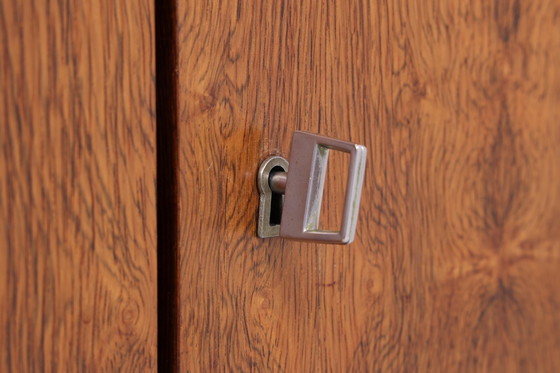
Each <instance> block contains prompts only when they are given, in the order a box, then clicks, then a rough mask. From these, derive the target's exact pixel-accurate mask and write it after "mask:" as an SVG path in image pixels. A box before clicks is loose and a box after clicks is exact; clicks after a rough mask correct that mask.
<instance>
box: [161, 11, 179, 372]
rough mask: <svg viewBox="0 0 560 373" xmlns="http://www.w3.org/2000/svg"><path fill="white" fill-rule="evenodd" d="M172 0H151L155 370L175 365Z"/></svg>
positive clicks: (176, 271)
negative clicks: (155, 271) (154, 65)
mask: <svg viewBox="0 0 560 373" xmlns="http://www.w3.org/2000/svg"><path fill="white" fill-rule="evenodd" d="M175 1H176V0H155V36H156V37H155V44H156V48H155V49H156V80H155V84H156V133H157V135H156V137H157V253H158V254H157V259H158V265H157V271H158V272H157V281H158V285H157V288H158V289H157V290H158V300H157V302H158V310H157V311H158V348H157V351H158V371H159V372H177V371H178V356H179V355H178V351H179V338H178V324H179V319H178V299H179V298H178V296H179V293H178V288H179V286H178V284H179V281H178V274H179V268H178V264H179V263H178V259H177V258H178V256H177V250H178V229H177V222H178V216H177V214H178V203H177V202H178V189H177V173H178V168H177V166H178V164H177V156H178V152H177V150H178V134H177V73H176V66H177V44H176V43H177V33H176V27H177V14H176V3H175Z"/></svg>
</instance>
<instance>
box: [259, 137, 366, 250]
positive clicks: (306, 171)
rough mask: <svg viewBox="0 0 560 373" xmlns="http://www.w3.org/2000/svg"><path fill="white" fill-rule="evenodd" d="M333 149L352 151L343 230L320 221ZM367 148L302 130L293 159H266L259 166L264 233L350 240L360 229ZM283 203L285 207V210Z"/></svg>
mask: <svg viewBox="0 0 560 373" xmlns="http://www.w3.org/2000/svg"><path fill="white" fill-rule="evenodd" d="M329 149H333V150H338V151H342V152H346V153H349V154H350V164H349V170H348V176H347V185H346V195H345V199H344V200H345V201H344V208H343V213H342V223H341V226H340V230H338V231H325V230H321V229H320V227H319V216H320V214H321V202H322V199H323V188H324V185H325V175H326V171H327V163H328V159H329ZM366 154H367V149H366V147H365V146H363V145H357V144H352V143H349V142H346V141H340V140H336V139H332V138H328V137H324V136H319V135H313V134H310V133H306V132H301V131H296V132H295V133H294V136H293V138H292V147H291V151H290V161H291V163H288V161H287V160H286V159H285V158H283V157H280V156H272V157H270V158H268V159H266V160H265V161H264V162H263V163H262V164H261V167H260V169H259V174H258V178H259V180H258V186H259V192H260V206H259V221H258V235H259V237H262V238H265V237H275V236H280V237H284V238H290V239H297V240H310V241H319V242H330V243H339V244H347V243H350V242H352V240H353V239H354V234H355V232H356V223H357V220H358V210H359V206H360V196H361V193H362V183H363V180H364V171H365V165H366ZM279 209H280V210H281V211H279Z"/></svg>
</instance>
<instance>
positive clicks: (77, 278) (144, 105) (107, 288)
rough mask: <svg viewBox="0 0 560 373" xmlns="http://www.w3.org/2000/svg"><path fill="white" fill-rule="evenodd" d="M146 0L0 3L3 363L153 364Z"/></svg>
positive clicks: (99, 367) (15, 367) (34, 367)
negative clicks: (131, 0)
mask: <svg viewBox="0 0 560 373" xmlns="http://www.w3.org/2000/svg"><path fill="white" fill-rule="evenodd" d="M153 24H154V6H153V2H152V1H146V0H141V1H134V2H127V1H113V0H94V1H80V0H69V1H18V0H2V1H0V36H1V38H2V39H1V41H0V92H1V93H0V372H22V373H23V372H107V371H109V372H149V371H155V370H156V368H157V277H156V264H157V261H156V185H155V183H156V133H155V116H154V111H155V85H154V81H153V74H154V70H155V60H154V57H155V51H154V38H153V33H154V28H153Z"/></svg>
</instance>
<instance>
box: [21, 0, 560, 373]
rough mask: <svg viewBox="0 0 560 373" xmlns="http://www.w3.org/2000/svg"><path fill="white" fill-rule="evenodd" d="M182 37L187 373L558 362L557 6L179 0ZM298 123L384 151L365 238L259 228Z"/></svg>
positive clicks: (515, 367) (365, 207)
mask: <svg viewBox="0 0 560 373" xmlns="http://www.w3.org/2000/svg"><path fill="white" fill-rule="evenodd" d="M177 48H178V50H177V53H178V65H177V74H178V77H179V81H178V88H177V89H178V96H177V97H178V113H179V121H178V133H179V149H178V151H179V159H178V162H179V175H178V178H179V215H178V217H179V221H178V227H179V253H178V255H179V264H180V274H179V275H180V284H179V317H180V330H179V341H178V342H179V345H178V349H179V353H180V356H179V364H180V370H181V371H206V372H210V371H240V372H241V371H243V372H248V371H280V372H281V371H284V372H327V371H341V372H342V371H355V372H378V371H384V372H391V371H397V372H401V371H406V372H408V371H419V372H453V371H459V372H517V371H519V372H523V371H526V372H556V371H558V370H559V369H560V219H559V218H558V217H559V216H560V165H559V162H560V146H559V145H558V144H559V143H560V124H559V123H560V105H559V103H560V67H559V66H560V1H558V0H554V1H549V0H537V1H529V0H512V1H508V0H503V1H486V0H475V1H442V0H429V1H425V0H422V1H420V0H416V1H404V0H403V1H399V0H394V1H369V0H361V1H354V2H346V1H311V0H309V1H308V0H303V1H301V0H300V1H246V2H242V1H241V2H240V1H234V0H224V1H202V0H179V1H178V2H177ZM296 129H297V130H305V131H309V132H314V133H319V134H322V135H326V136H331V137H336V138H339V139H343V140H348V141H352V142H355V143H361V144H364V145H366V146H367V147H368V149H369V155H368V166H367V170H366V178H365V185H364V191H363V194H362V203H361V205H362V206H361V212H360V218H359V224H358V231H357V234H356V240H355V242H354V243H353V244H351V245H350V246H347V247H344V246H329V245H321V244H314V243H300V242H291V241H285V240H282V239H278V238H275V239H266V240H262V239H259V238H257V237H256V216H257V202H258V193H257V187H256V180H255V177H256V171H257V168H258V165H259V163H260V161H261V160H263V159H264V158H265V157H266V156H268V155H270V154H283V155H288V151H289V146H290V139H291V136H292V133H293V131H294V130H296ZM331 174H332V175H335V173H331ZM334 179H335V180H334V181H336V178H334ZM334 184H336V183H334ZM335 195H336V193H335ZM10 210H12V209H10Z"/></svg>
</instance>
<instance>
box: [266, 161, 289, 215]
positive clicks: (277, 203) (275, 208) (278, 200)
mask: <svg viewBox="0 0 560 373" xmlns="http://www.w3.org/2000/svg"><path fill="white" fill-rule="evenodd" d="M275 172H286V170H284V168H283V167H282V166H274V167H273V168H272V170H270V174H269V175H272V174H274V173H275ZM269 180H270V176H269ZM283 204H284V195H283V194H281V193H276V192H274V191H272V198H271V200H270V219H269V224H270V225H280V222H281V220H282V205H283Z"/></svg>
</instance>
